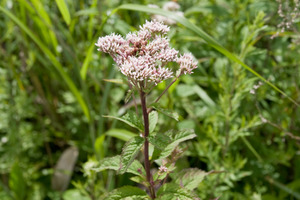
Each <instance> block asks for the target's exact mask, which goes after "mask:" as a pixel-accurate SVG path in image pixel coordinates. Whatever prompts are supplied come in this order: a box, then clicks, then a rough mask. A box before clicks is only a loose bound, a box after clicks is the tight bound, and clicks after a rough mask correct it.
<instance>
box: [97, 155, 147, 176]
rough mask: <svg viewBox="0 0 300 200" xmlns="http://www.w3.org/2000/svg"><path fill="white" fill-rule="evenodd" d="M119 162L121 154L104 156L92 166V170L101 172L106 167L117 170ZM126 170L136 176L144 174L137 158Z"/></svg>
mask: <svg viewBox="0 0 300 200" xmlns="http://www.w3.org/2000/svg"><path fill="white" fill-rule="evenodd" d="M120 163H121V156H119V155H118V156H114V157H110V158H104V159H103V160H101V161H100V162H99V165H98V166H95V167H93V168H92V170H94V171H95V172H101V171H103V170H107V169H111V170H115V171H118V170H119V169H120ZM126 172H127V173H131V174H134V175H137V176H145V175H146V172H145V169H144V167H143V165H142V164H141V163H140V162H139V161H137V160H134V161H133V162H132V164H131V165H130V166H129V167H128V169H127V171H126Z"/></svg>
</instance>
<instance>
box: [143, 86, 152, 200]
mask: <svg viewBox="0 0 300 200" xmlns="http://www.w3.org/2000/svg"><path fill="white" fill-rule="evenodd" d="M140 97H141V105H142V111H143V118H144V138H145V142H144V159H145V170H146V176H147V181H148V183H149V192H150V196H151V199H155V190H154V182H153V178H152V175H151V172H150V161H149V141H148V136H149V114H148V112H147V105H146V93H145V92H144V91H142V89H141V91H140Z"/></svg>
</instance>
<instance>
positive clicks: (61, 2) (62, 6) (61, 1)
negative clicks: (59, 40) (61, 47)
mask: <svg viewBox="0 0 300 200" xmlns="http://www.w3.org/2000/svg"><path fill="white" fill-rule="evenodd" d="M55 2H56V4H57V7H58V9H59V11H60V13H61V14H62V16H63V18H64V20H65V22H66V24H68V25H70V22H71V17H70V12H69V9H68V6H67V4H66V2H65V0H55Z"/></svg>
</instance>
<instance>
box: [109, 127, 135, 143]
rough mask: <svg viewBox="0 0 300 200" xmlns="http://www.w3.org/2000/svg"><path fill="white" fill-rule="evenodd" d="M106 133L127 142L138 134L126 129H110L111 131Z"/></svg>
mask: <svg viewBox="0 0 300 200" xmlns="http://www.w3.org/2000/svg"><path fill="white" fill-rule="evenodd" d="M105 135H108V136H112V137H115V138H118V139H120V140H123V141H125V142H127V141H128V140H129V139H131V138H133V137H134V136H136V134H134V133H132V132H130V131H127V130H125V129H116V128H115V129H110V130H109V131H107V132H105Z"/></svg>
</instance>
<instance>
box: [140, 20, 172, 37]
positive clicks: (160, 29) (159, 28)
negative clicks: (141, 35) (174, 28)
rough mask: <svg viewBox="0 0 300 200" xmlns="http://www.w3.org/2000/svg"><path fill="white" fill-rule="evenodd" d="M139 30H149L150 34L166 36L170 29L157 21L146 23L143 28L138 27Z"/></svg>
mask: <svg viewBox="0 0 300 200" xmlns="http://www.w3.org/2000/svg"><path fill="white" fill-rule="evenodd" d="M140 28H141V30H149V31H150V32H151V33H161V34H167V33H168V32H169V31H170V27H168V26H166V25H164V24H162V23H161V22H158V21H150V22H149V21H146V23H145V24H144V25H143V26H140Z"/></svg>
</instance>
